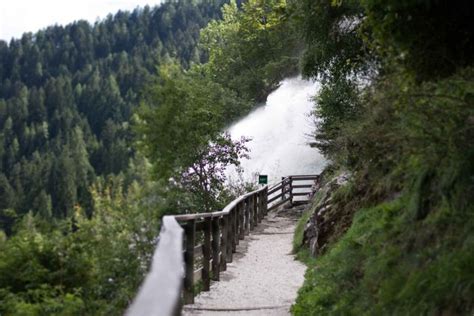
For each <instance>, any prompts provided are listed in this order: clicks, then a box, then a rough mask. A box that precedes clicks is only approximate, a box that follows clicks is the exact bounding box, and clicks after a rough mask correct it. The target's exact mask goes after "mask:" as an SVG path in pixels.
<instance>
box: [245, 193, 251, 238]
mask: <svg viewBox="0 0 474 316" xmlns="http://www.w3.org/2000/svg"><path fill="white" fill-rule="evenodd" d="M244 213H245V235H248V234H250V201H249V198H246V199H245V207H244Z"/></svg>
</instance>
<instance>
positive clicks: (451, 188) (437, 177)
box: [292, 69, 474, 315]
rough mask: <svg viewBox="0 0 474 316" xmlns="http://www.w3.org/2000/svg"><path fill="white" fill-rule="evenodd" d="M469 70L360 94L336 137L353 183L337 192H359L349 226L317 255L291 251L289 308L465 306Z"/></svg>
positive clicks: (472, 169) (469, 278)
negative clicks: (295, 278)
mask: <svg viewBox="0 0 474 316" xmlns="http://www.w3.org/2000/svg"><path fill="white" fill-rule="evenodd" d="M473 78H474V71H473V70H472V69H465V70H462V71H460V72H459V73H458V74H456V75H454V76H452V77H450V78H447V79H444V80H441V81H438V82H432V83H425V84H420V85H419V84H415V83H413V82H409V81H407V80H404V79H406V78H400V77H392V78H389V79H388V80H385V81H384V82H382V83H379V86H378V87H376V89H374V91H375V92H374V93H373V94H372V95H370V96H368V97H367V108H368V110H366V111H365V113H366V117H364V118H363V119H361V120H360V121H359V122H357V124H355V125H353V126H349V127H347V132H346V134H345V136H343V137H345V143H348V144H350V145H351V146H352V148H351V152H352V153H354V148H356V149H357V150H358V151H357V152H358V155H357V157H350V158H351V159H349V160H350V161H351V162H352V168H353V171H354V183H352V184H351V188H350V190H348V189H347V188H341V189H340V190H341V192H340V193H338V194H336V196H338V198H340V199H342V200H344V199H346V202H347V203H348V204H349V203H351V199H352V198H353V195H354V194H357V196H358V198H359V199H360V201H359V202H358V203H355V204H353V205H354V211H353V214H354V217H353V220H352V225H351V226H350V228H349V229H348V230H347V231H346V232H345V233H344V234H343V235H342V236H340V237H339V238H338V239H337V240H333V241H332V243H331V244H330V246H329V247H328V248H327V250H326V251H325V252H324V253H323V254H322V255H321V256H319V257H318V258H316V259H312V258H310V256H309V255H308V252H307V250H300V251H299V254H298V255H299V258H300V259H302V260H303V261H304V262H306V263H307V264H308V266H309V268H308V271H307V274H306V281H305V283H304V286H303V287H302V288H301V289H300V291H299V294H298V298H297V301H296V304H295V305H294V306H293V307H292V312H293V314H295V315H472V313H473V311H474V264H473V262H474V216H473V215H474V176H473V175H474V143H473V142H472V139H474V138H473V137H474V128H473V126H474V104H473V99H474V97H473V95H474V80H473ZM382 88H383V89H382ZM368 135H370V137H368ZM348 140H349V141H348ZM342 154H344V153H342ZM342 154H341V155H342ZM341 160H343V159H341ZM346 161H347V160H346ZM361 188H364V189H363V190H362V189H361ZM347 192H352V193H351V194H347ZM338 205H339V206H340V205H342V204H341V203H339V204H338ZM300 225H302V224H300ZM298 234H301V233H300V232H298ZM298 234H297V235H296V237H295V240H296V241H299V240H300V239H299V238H300V237H299V235H298Z"/></svg>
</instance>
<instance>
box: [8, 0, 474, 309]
mask: <svg viewBox="0 0 474 316" xmlns="http://www.w3.org/2000/svg"><path fill="white" fill-rule="evenodd" d="M223 2H224V1H215V2H213V4H210V3H207V2H206V1H203V2H201V1H196V2H194V1H189V2H188V1H178V2H172V1H170V2H167V3H165V4H164V5H162V6H161V7H158V8H154V9H150V8H144V9H142V10H136V11H134V12H132V13H126V12H119V13H118V14H116V15H115V16H110V17H108V18H107V19H105V20H104V21H101V22H98V23H96V24H95V25H89V24H88V23H87V22H76V23H73V24H71V25H68V26H66V27H58V26H55V27H50V28H47V29H45V30H42V31H40V32H38V33H36V34H34V35H33V34H25V35H24V36H23V37H22V39H19V40H13V41H12V42H11V43H9V44H8V45H7V44H6V43H4V42H0V83H1V84H0V130H1V132H0V141H1V142H3V146H2V147H1V148H0V225H1V226H0V229H1V230H2V231H0V313H1V314H7V315H8V314H15V313H16V314H27V315H29V314H32V315H43V314H53V315H54V314H58V315H70V314H104V315H105V314H107V315H109V314H119V313H121V312H122V311H123V309H124V308H125V307H126V305H127V304H128V303H129V301H130V299H131V297H133V295H134V293H135V290H136V288H137V286H138V284H139V283H140V281H141V278H142V276H143V274H144V271H146V269H147V264H148V262H149V260H150V254H151V251H152V249H153V247H154V244H155V243H156V235H157V230H158V223H159V218H160V216H162V215H163V214H164V213H169V212H190V211H209V210H214V209H217V208H220V207H221V206H222V205H223V204H225V203H226V201H228V200H229V198H230V197H231V196H232V194H233V193H232V192H231V191H229V190H224V187H223V185H222V184H223V181H224V178H225V177H224V176H223V174H222V170H223V169H222V167H223V166H224V165H226V164H234V165H238V159H239V158H241V157H244V156H245V153H246V149H245V142H246V140H245V139H243V140H241V141H240V142H235V141H232V140H230V139H229V137H228V135H226V134H225V133H222V132H221V131H222V128H223V127H224V126H225V125H226V124H228V123H229V122H231V121H232V120H234V119H236V118H237V117H239V116H240V115H242V114H243V113H245V112H246V111H249V110H250V108H251V107H252V106H253V105H254V104H255V103H256V102H259V101H261V100H263V99H264V98H265V96H266V95H267V94H268V93H269V91H271V90H272V89H274V88H275V87H277V85H278V82H279V81H280V80H281V79H282V78H284V77H285V76H287V75H291V74H295V73H296V72H297V71H298V64H299V66H300V69H301V71H302V73H303V74H304V75H305V76H307V77H311V78H318V79H319V80H320V81H321V83H322V88H321V91H320V93H319V94H318V95H317V96H316V98H315V100H316V103H317V106H316V107H315V111H314V116H315V122H316V125H317V131H316V132H315V146H317V147H318V148H319V149H320V150H321V151H322V152H323V153H324V154H325V155H326V156H327V157H328V158H329V159H330V160H331V161H332V165H331V166H330V170H332V172H334V173H337V172H338V170H345V171H349V172H350V174H352V179H351V181H350V183H349V184H348V185H346V186H344V187H342V188H340V189H339V191H338V192H336V194H335V196H334V201H333V202H334V204H335V205H338V206H339V207H340V211H341V214H343V216H344V217H345V218H346V219H347V218H349V219H350V225H349V227H345V228H344V229H342V230H340V231H337V232H336V233H335V234H334V236H333V238H332V240H331V241H330V245H329V247H327V248H326V250H325V252H324V253H323V254H322V255H321V256H320V257H318V258H316V259H314V258H313V259H310V260H308V264H309V269H308V273H307V276H306V282H305V284H304V286H303V288H302V289H301V290H300V292H299V296H298V299H297V302H296V304H295V305H294V306H293V309H292V311H293V313H295V314H298V315H311V314H375V315H378V314H472V310H473V308H474V307H473V306H474V302H473V299H472V298H473V297H474V286H473V284H474V270H473V265H472V261H473V259H474V257H473V253H474V252H473V251H472V249H473V246H474V244H473V240H474V236H473V232H474V221H473V214H474V213H473V211H474V209H473V208H474V207H473V202H474V201H473V198H474V180H473V174H474V147H473V146H474V145H473V142H472V139H474V104H473V102H474V97H473V96H474V68H473V67H474V65H472V62H473V60H472V58H473V56H474V46H473V45H474V44H473V38H472V29H474V25H472V24H473V23H474V19H473V17H472V12H473V7H472V6H473V5H472V4H471V3H469V2H467V1H466V2H462V1H461V2H457V3H450V4H447V3H446V2H443V1H435V0H428V1H421V0H420V1H417V0H415V1H408V2H407V1H395V0H394V1H382V0H362V1H352V0H348V1H344V0H343V1H330V0H320V1H319V0H318V1H313V0H301V1H284V0H266V1H264V0H248V1H245V2H243V3H240V2H239V3H235V2H233V1H231V2H230V4H229V5H225V6H224V7H223V10H222V19H217V20H214V21H211V19H212V18H216V17H219V16H220V9H219V8H220V5H221V4H222V3H223ZM209 21H211V22H210V23H209V24H207V23H208V22H209ZM206 24H207V27H205V28H204V29H203V30H201V32H200V35H201V36H200V40H199V43H198V35H199V30H200V28H202V27H204V26H205V25H206ZM157 66H158V67H157ZM157 69H158V71H157ZM138 104H141V106H138ZM134 142H135V143H134ZM133 144H136V145H137V146H136V147H135V146H132V145H133ZM137 149H138V150H137ZM209 166H210V167H209ZM329 173H330V172H329V171H328V172H327V174H329ZM150 175H151V177H150ZM300 251H301V252H300V255H302V256H303V255H304V254H305V250H304V249H302V250H300Z"/></svg>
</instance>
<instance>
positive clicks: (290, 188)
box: [288, 176, 293, 206]
mask: <svg viewBox="0 0 474 316" xmlns="http://www.w3.org/2000/svg"><path fill="white" fill-rule="evenodd" d="M288 179H289V185H288V187H289V190H290V205H291V206H293V178H292V177H291V176H289V177H288Z"/></svg>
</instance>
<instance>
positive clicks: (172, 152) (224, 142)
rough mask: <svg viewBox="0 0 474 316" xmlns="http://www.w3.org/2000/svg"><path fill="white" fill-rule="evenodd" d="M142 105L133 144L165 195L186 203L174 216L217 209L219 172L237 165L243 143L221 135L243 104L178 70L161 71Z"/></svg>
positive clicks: (195, 72) (195, 73)
mask: <svg viewBox="0 0 474 316" xmlns="http://www.w3.org/2000/svg"><path fill="white" fill-rule="evenodd" d="M146 102H147V104H146V105H143V107H142V109H141V111H140V113H139V123H138V125H137V132H138V133H139V135H141V137H142V138H141V139H140V141H139V145H140V146H141V148H142V149H143V151H144V152H145V154H146V155H147V157H148V158H149V159H150V160H151V161H152V162H153V165H154V170H155V175H156V177H157V179H159V180H161V181H164V182H165V183H167V186H169V187H170V188H172V191H171V192H169V193H168V195H170V193H171V194H172V196H173V198H177V197H179V196H180V195H181V197H179V198H178V200H181V201H186V202H181V203H180V204H181V206H180V207H178V208H177V209H175V212H177V211H178V212H179V211H186V212H189V211H190V210H196V211H197V210H199V211H212V210H216V209H219V208H221V207H223V206H224V205H223V203H225V201H224V200H221V199H220V197H221V196H222V195H221V191H223V190H224V186H223V185H224V181H225V174H224V167H225V166H227V165H238V164H239V158H242V157H243V155H244V153H245V151H246V149H245V147H244V144H243V143H244V142H245V141H246V140H243V141H242V142H234V141H232V140H231V139H230V136H229V135H227V134H223V133H221V130H222V128H223V127H224V124H225V122H226V121H227V120H228V119H229V116H228V115H229V113H232V111H235V110H233V109H237V111H238V110H239V109H241V108H242V107H244V108H245V107H246V106H247V103H244V102H241V101H239V99H238V98H237V97H236V96H235V94H234V93H233V92H232V91H230V90H228V89H226V88H224V87H222V86H221V85H220V84H218V83H215V82H213V81H211V80H209V78H208V77H207V76H205V75H203V73H202V72H201V67H199V66H196V67H194V68H192V69H191V70H189V71H187V72H186V73H185V72H183V71H182V70H181V69H180V68H179V66H178V65H169V66H168V67H163V68H162V71H161V73H160V78H159V82H158V83H157V84H156V85H155V86H153V87H151V88H150V89H149V94H148V96H147V100H146ZM226 115H227V116H226ZM179 192H181V194H179Z"/></svg>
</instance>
